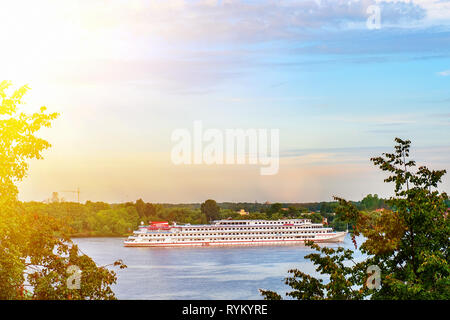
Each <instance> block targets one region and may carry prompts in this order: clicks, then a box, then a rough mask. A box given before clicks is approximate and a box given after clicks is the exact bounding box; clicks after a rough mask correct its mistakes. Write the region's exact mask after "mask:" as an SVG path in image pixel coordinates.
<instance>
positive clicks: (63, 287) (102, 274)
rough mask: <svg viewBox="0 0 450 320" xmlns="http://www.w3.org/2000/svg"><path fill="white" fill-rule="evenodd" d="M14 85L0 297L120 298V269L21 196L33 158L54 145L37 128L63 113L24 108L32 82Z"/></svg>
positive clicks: (5, 124) (4, 142) (1, 223)
mask: <svg viewBox="0 0 450 320" xmlns="http://www.w3.org/2000/svg"><path fill="white" fill-rule="evenodd" d="M10 86H11V83H10V82H7V81H3V82H1V83H0V97H1V104H0V299H1V300H5V299H55V300H56V299H114V298H115V296H114V293H113V291H112V290H111V285H112V284H114V283H115V282H116V280H117V277H116V274H115V272H114V271H111V270H109V269H108V268H107V266H101V267H99V266H97V265H96V264H95V262H94V261H93V260H92V259H91V258H90V257H88V256H87V255H85V254H83V253H81V252H80V250H79V249H78V247H77V246H76V245H74V244H73V243H72V242H71V240H70V238H69V237H68V235H67V229H66V227H65V226H64V225H63V224H62V223H61V222H60V221H58V220H56V219H54V218H52V217H49V216H47V215H42V214H36V213H33V212H32V211H27V210H24V208H23V207H22V206H21V204H20V203H19V202H18V201H17V195H18V189H17V186H16V183H17V182H19V181H21V180H22V179H23V178H24V177H25V176H26V173H27V170H28V162H27V161H28V160H30V159H42V154H41V153H42V151H43V150H45V149H47V148H49V147H50V144H49V143H48V142H47V141H45V140H43V139H41V138H39V137H37V136H36V135H35V134H36V133H37V132H38V131H39V130H40V129H41V128H42V127H50V125H51V122H52V121H53V120H54V119H56V118H57V116H58V115H57V114H56V113H51V114H47V113H46V112H45V111H46V108H45V107H42V108H41V109H40V111H39V112H37V113H33V114H30V115H28V114H25V113H19V112H18V110H17V107H18V105H20V104H21V103H22V97H23V95H24V94H25V93H26V91H27V90H28V87H26V86H24V87H21V88H20V89H18V90H16V91H15V92H13V93H12V94H11V95H8V92H7V91H8V88H9V87H10ZM114 265H115V266H118V267H120V268H124V267H126V266H125V265H124V264H123V263H122V262H121V261H116V262H115V263H114ZM79 272H80V273H79ZM78 279H79V280H80V281H79V282H78ZM78 284H79V286H78ZM71 288H75V289H71Z"/></svg>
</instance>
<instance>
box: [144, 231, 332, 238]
mask: <svg viewBox="0 0 450 320" xmlns="http://www.w3.org/2000/svg"><path fill="white" fill-rule="evenodd" d="M299 233H310V232H308V231H298V232H285V234H299ZM315 233H327V232H326V231H318V232H315ZM248 234H249V235H261V234H260V233H256V232H255V233H252V232H250V233H248ZM265 234H277V233H276V232H266V233H265ZM230 235H240V234H239V233H233V232H231V233H223V234H220V233H210V234H198V233H193V234H189V235H181V234H172V235H170V236H171V237H198V236H204V237H206V236H230ZM140 236H141V237H166V236H168V235H167V234H150V235H149V234H145V235H140Z"/></svg>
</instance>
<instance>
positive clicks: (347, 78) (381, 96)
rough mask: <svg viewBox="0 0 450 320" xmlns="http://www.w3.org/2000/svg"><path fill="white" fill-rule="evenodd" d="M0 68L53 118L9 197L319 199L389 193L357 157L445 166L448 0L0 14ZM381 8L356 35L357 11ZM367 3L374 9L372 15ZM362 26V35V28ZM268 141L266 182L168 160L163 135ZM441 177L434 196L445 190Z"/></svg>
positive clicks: (253, 170) (184, 4)
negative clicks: (239, 135) (275, 157)
mask: <svg viewBox="0 0 450 320" xmlns="http://www.w3.org/2000/svg"><path fill="white" fill-rule="evenodd" d="M0 6H1V7H0V26H1V28H0V38H1V39H2V44H1V50H0V71H1V74H2V79H6V80H11V81H13V84H14V85H15V86H16V87H19V86H21V85H24V84H28V85H29V86H30V87H31V91H29V93H28V94H27V97H26V102H27V103H26V104H25V105H24V106H22V107H23V111H25V112H31V111H33V110H36V109H37V108H38V107H40V106H42V105H45V106H47V108H48V109H49V110H50V111H56V112H59V113H60V117H59V118H58V119H57V120H56V121H55V122H54V125H53V127H52V128H51V129H45V130H42V132H41V136H42V137H44V138H45V139H47V140H48V141H49V142H50V143H51V144H52V147H51V148H50V149H48V150H47V151H45V152H44V158H45V159H44V160H39V161H35V160H33V161H31V163H30V170H29V175H28V177H27V178H26V179H24V180H23V182H21V183H20V185H19V190H20V199H21V200H24V201H28V200H37V201H42V200H45V199H47V198H49V197H50V196H51V193H52V192H60V195H62V196H63V197H64V198H66V200H68V201H73V200H75V199H76V197H75V195H74V194H72V193H64V192H62V191H64V190H76V188H78V187H79V188H80V190H81V200H82V201H83V202H84V201H86V200H92V201H107V202H122V201H134V200H136V199H138V198H142V199H144V200H145V201H148V202H171V203H186V202H201V201H204V200H206V199H209V198H212V199H216V200H217V201H235V202H237V201H249V202H253V201H259V202H263V201H271V202H275V201H279V202H312V201H331V200H332V197H333V196H340V197H345V198H347V199H351V200H359V199H361V198H362V197H364V196H365V195H366V194H368V193H372V194H373V193H376V194H379V195H380V196H389V195H391V190H392V189H393V188H392V186H389V185H386V184H385V183H383V179H384V178H385V176H384V174H383V173H381V172H379V170H378V169H376V168H375V167H374V166H373V165H372V164H371V162H370V161H369V158H370V157H373V156H378V155H380V154H381V153H382V152H390V151H392V148H393V145H394V138H395V137H400V138H404V139H410V140H411V141H412V155H413V156H414V157H415V158H416V159H417V160H418V163H419V164H426V165H428V166H430V167H431V168H433V169H447V170H448V169H450V166H449V164H450V152H449V151H450V143H449V141H450V130H449V129H450V90H449V89H450V1H446V0H411V1H409V0H408V1H407V0H401V1H400V0H399V1H372V0H350V1H349V0H347V1H341V0H299V1H275V0H270V1H266V0H259V1H243V0H221V1H219V0H197V1H194V0H193V1H188V0H173V1H172V0H164V1H162V0H161V1H159V0H158V1H152V0H127V1H125V0H120V1H119V0H109V1H106V0H105V1H97V0H89V1H73V0H67V1H50V0H47V1H39V3H38V2H36V1H23V0H19V1H14V2H13V1H9V2H8V3H5V2H2V4H1V5H0ZM371 6H376V8H379V12H380V24H379V28H373V27H370V26H369V24H368V19H369V18H370V15H371V14H370V12H372V11H370V10H369V13H368V8H369V7H371ZM372 8H373V7H372ZM372 26H373V25H372ZM195 120H200V121H202V123H203V126H204V127H205V128H215V129H218V130H225V129H229V128H231V129H233V128H241V129H248V128H261V129H267V130H270V129H279V130H280V165H279V172H278V174H276V175H271V176H261V175H260V171H259V167H258V166H255V165H205V164H200V165H175V164H173V163H172V161H171V158H170V154H171V149H172V148H173V146H174V143H173V141H172V140H171V134H172V132H173V131H174V130H177V129H180V128H182V129H183V128H185V129H188V130H192V127H193V122H194V121H195ZM449 187H450V179H449V178H448V177H446V178H444V183H443V184H442V190H446V191H449V189H450V188H449Z"/></svg>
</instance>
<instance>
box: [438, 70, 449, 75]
mask: <svg viewBox="0 0 450 320" xmlns="http://www.w3.org/2000/svg"><path fill="white" fill-rule="evenodd" d="M437 74H438V75H440V76H443V77H447V76H450V70H444V71H441V72H438V73H437Z"/></svg>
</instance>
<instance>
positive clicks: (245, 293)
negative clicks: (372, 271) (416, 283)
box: [74, 235, 361, 300]
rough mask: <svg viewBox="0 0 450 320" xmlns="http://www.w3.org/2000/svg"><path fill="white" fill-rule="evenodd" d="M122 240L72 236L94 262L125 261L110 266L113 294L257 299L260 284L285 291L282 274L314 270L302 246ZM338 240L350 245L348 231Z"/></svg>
mask: <svg viewBox="0 0 450 320" xmlns="http://www.w3.org/2000/svg"><path fill="white" fill-rule="evenodd" d="M358 240H359V241H358V242H361V239H358ZM122 241H123V239H122V238H78V239H74V242H75V243H77V244H78V245H79V247H80V249H81V250H82V251H83V252H84V253H86V254H87V255H89V256H90V257H92V258H93V259H94V260H95V261H96V263H97V264H98V265H105V264H109V263H112V262H113V261H115V260H118V259H122V260H123V262H124V263H125V264H126V265H127V266H128V268H126V269H122V270H120V269H118V268H116V269H115V271H116V272H117V275H118V280H117V284H116V285H114V287H113V290H114V292H115V293H116V296H117V298H118V299H232V300H241V299H242V300H246V299H262V297H261V295H260V294H259V291H258V289H260V288H261V289H268V290H274V291H277V292H282V293H283V295H284V292H286V291H289V289H290V288H289V287H287V286H286V285H285V284H284V280H283V279H284V278H285V277H286V276H287V271H288V270H289V269H291V268H297V269H300V270H302V271H304V272H307V273H310V274H314V275H316V276H317V274H316V273H315V271H314V266H313V264H312V263H311V262H310V261H309V260H306V259H305V258H304V257H305V255H307V254H308V253H310V252H312V251H311V250H310V249H309V248H308V247H305V246H270V247H269V246H261V247H217V248H125V247H123V245H122ZM340 245H341V246H344V247H346V248H351V249H354V247H353V244H352V242H351V239H350V236H349V235H347V237H346V239H345V241H344V243H341V244H340ZM327 246H330V247H337V246H338V245H337V244H328V245H327ZM355 256H356V258H358V257H361V254H360V253H359V252H357V254H356V255H355Z"/></svg>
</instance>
